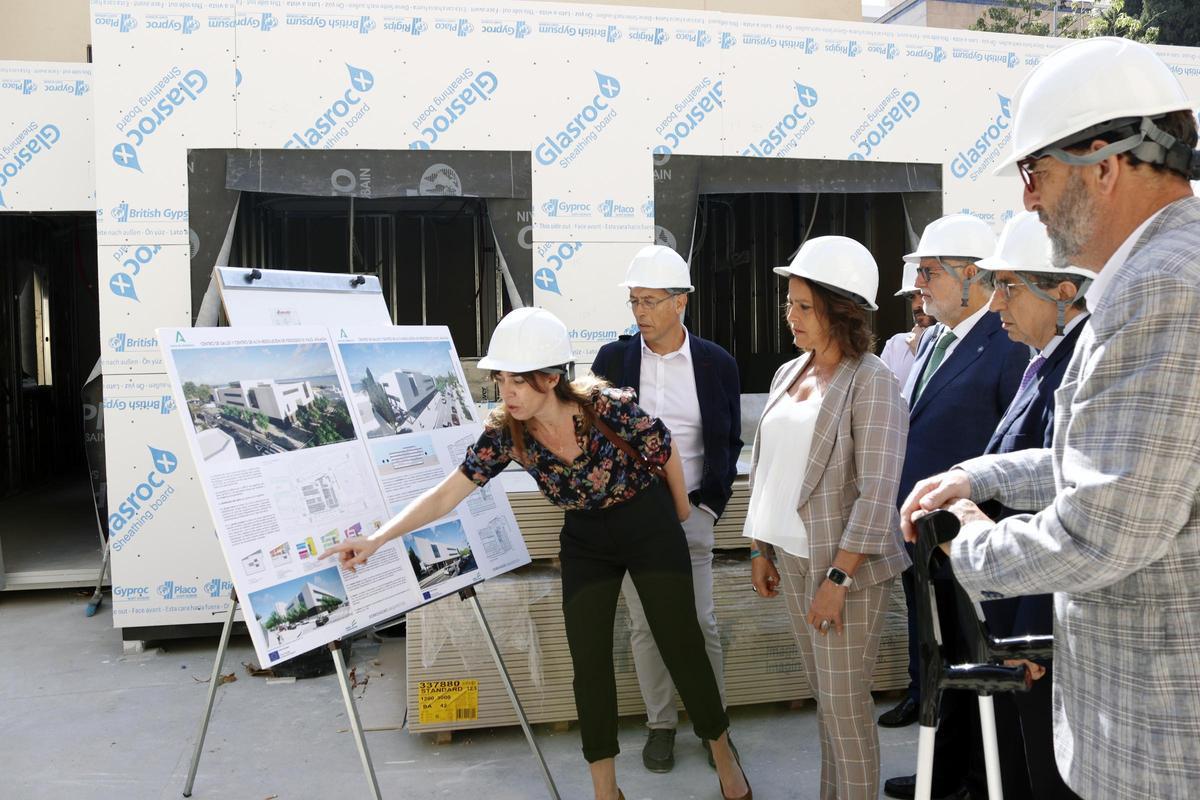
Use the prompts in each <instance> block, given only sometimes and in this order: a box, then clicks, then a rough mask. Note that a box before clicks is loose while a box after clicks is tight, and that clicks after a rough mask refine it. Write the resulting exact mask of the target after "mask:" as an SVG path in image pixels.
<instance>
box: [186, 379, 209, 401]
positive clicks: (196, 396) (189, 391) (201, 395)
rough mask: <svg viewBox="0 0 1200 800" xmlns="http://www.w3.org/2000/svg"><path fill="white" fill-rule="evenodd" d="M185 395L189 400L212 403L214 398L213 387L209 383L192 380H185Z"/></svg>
mask: <svg viewBox="0 0 1200 800" xmlns="http://www.w3.org/2000/svg"><path fill="white" fill-rule="evenodd" d="M183 396H184V397H186V398H187V399H188V400H198V401H199V402H201V403H211V402H212V399H213V390H212V387H211V386H209V385H208V384H207V383H199V384H197V383H193V382H192V381H184V384H183Z"/></svg>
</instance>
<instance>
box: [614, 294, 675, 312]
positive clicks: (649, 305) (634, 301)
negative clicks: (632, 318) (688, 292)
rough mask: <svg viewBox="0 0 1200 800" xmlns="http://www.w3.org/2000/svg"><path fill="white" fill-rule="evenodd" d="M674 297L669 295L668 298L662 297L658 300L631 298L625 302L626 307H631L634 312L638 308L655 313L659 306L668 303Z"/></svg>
mask: <svg viewBox="0 0 1200 800" xmlns="http://www.w3.org/2000/svg"><path fill="white" fill-rule="evenodd" d="M672 297H673V295H667V296H666V297H660V298H658V299H657V300H652V299H650V298H643V297H631V298H629V299H628V300H626V301H625V305H627V306H629V307H630V308H632V309H633V310H634V311H637V310H638V308H644V309H646V310H647V311H653V310H654V309H656V308H658V307H659V305H661V304H662V303H665V302H667V301H668V300H670V299H671V298H672Z"/></svg>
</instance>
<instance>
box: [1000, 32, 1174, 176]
mask: <svg viewBox="0 0 1200 800" xmlns="http://www.w3.org/2000/svg"><path fill="white" fill-rule="evenodd" d="M1013 103H1014V106H1015V109H1014V118H1013V124H1012V130H1013V132H1012V151H1011V152H1010V153H1009V155H1008V157H1007V158H1006V159H1004V160H1003V161H1002V162H1000V165H999V166H998V167H997V168H996V172H995V174H997V175H1015V174H1016V164H1017V162H1018V161H1020V160H1022V159H1024V158H1028V157H1029V156H1031V155H1033V154H1035V153H1038V152H1040V151H1042V150H1044V149H1046V148H1048V147H1050V146H1052V145H1057V146H1059V147H1063V146H1068V145H1071V144H1074V143H1076V142H1078V141H1079V140H1080V139H1081V138H1085V137H1087V136H1090V135H1092V134H1099V133H1104V132H1106V131H1110V130H1115V129H1116V128H1118V127H1121V126H1120V125H1114V124H1111V123H1113V122H1114V121H1117V120H1125V122H1126V124H1131V125H1132V127H1133V128H1135V129H1136V127H1137V123H1138V121H1139V119H1140V118H1149V117H1157V116H1160V115H1162V114H1167V113H1169V112H1171V111H1185V110H1191V109H1193V108H1195V104H1194V103H1193V102H1192V101H1191V100H1189V99H1188V96H1187V94H1186V93H1185V92H1184V90H1183V87H1182V86H1181V85H1180V83H1179V80H1178V79H1177V78H1176V77H1175V75H1174V74H1173V73H1172V72H1171V69H1170V67H1168V66H1167V65H1166V64H1164V63H1163V62H1162V59H1160V58H1159V57H1158V56H1157V55H1155V53H1154V51H1153V50H1151V49H1150V48H1149V47H1148V46H1146V45H1144V44H1141V43H1139V42H1132V41H1130V40H1128V39H1118V38H1113V37H1100V38H1095V39H1086V40H1084V41H1081V42H1077V43H1074V44H1069V45H1067V46H1066V47H1063V48H1060V49H1059V50H1056V51H1054V52H1053V53H1051V54H1050V55H1049V56H1047V57H1046V58H1045V59H1044V60H1043V61H1042V63H1041V64H1039V65H1038V66H1037V68H1036V69H1034V70H1033V72H1031V73H1030V74H1029V75H1028V76H1027V77H1026V78H1025V80H1024V81H1022V83H1021V85H1020V86H1019V87H1018V89H1017V93H1016V96H1015V97H1014V98H1013ZM1130 118H1133V119H1132V120H1131V119H1130ZM1135 146H1136V145H1135ZM1125 149H1126V150H1129V149H1132V148H1131V147H1127V148H1125ZM1121 152H1124V151H1121ZM1110 155H1111V153H1110ZM1139 157H1140V156H1139ZM1146 160H1148V159H1146Z"/></svg>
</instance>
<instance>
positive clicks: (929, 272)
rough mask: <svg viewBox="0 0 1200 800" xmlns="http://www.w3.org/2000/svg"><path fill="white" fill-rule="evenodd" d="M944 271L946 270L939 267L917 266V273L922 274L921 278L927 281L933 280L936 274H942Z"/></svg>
mask: <svg viewBox="0 0 1200 800" xmlns="http://www.w3.org/2000/svg"><path fill="white" fill-rule="evenodd" d="M943 272H945V270H943V269H941V268H939V267H917V274H918V275H920V276H921V279H922V280H924V281H925V282H926V283H929V282H930V281H931V280H933V278H934V276H935V275H941V274H942V273H943Z"/></svg>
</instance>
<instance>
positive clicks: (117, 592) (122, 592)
mask: <svg viewBox="0 0 1200 800" xmlns="http://www.w3.org/2000/svg"><path fill="white" fill-rule="evenodd" d="M112 593H113V597H115V598H117V599H119V600H149V599H150V587H149V586H114V587H112Z"/></svg>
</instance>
